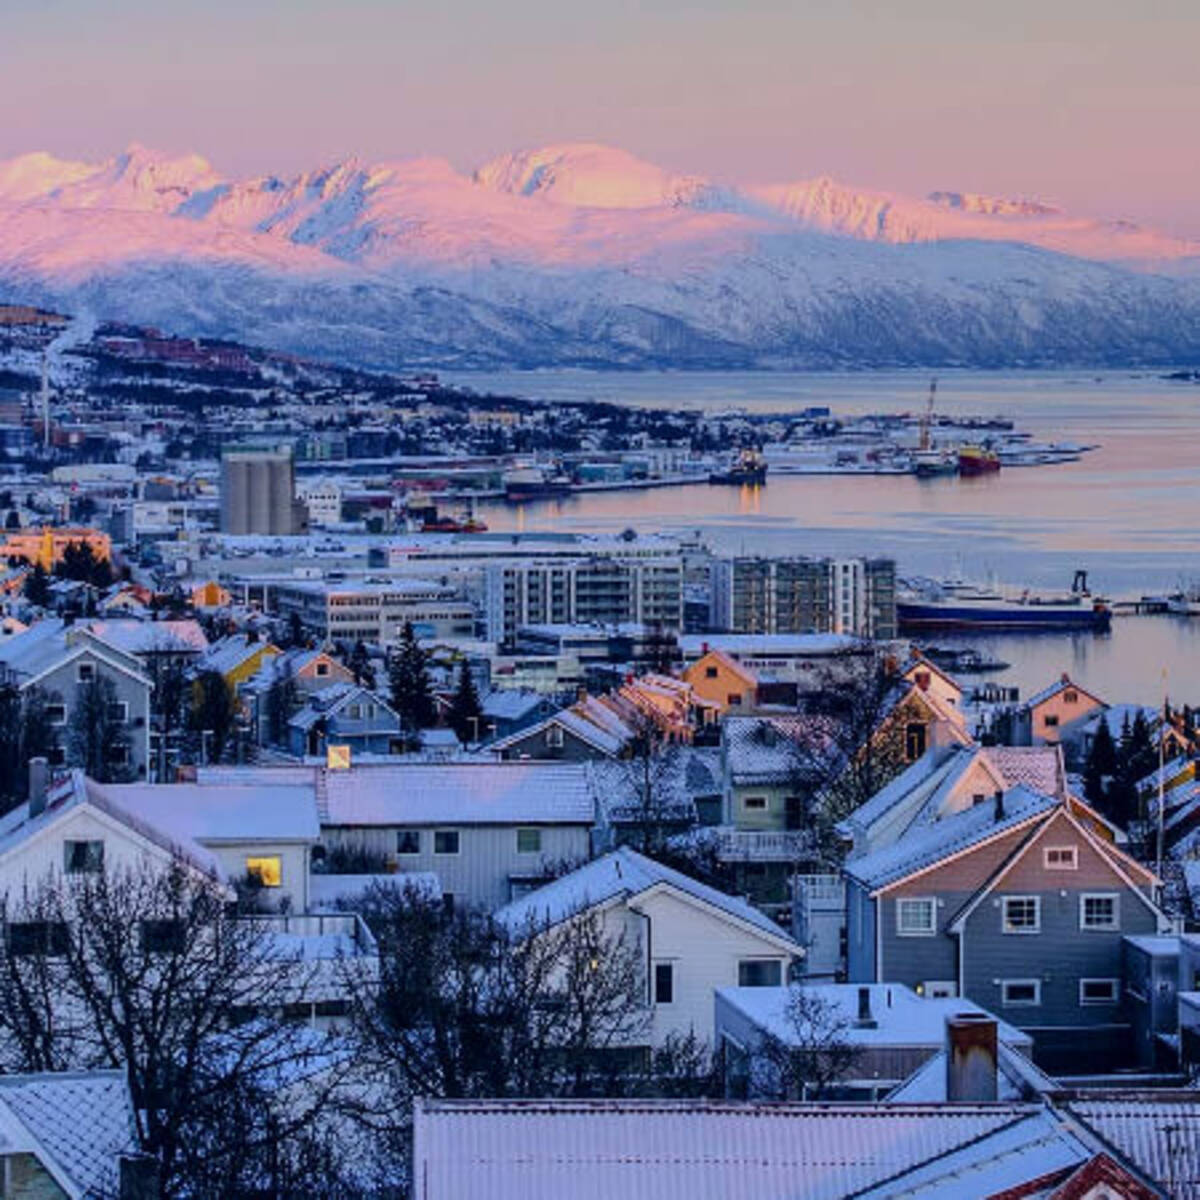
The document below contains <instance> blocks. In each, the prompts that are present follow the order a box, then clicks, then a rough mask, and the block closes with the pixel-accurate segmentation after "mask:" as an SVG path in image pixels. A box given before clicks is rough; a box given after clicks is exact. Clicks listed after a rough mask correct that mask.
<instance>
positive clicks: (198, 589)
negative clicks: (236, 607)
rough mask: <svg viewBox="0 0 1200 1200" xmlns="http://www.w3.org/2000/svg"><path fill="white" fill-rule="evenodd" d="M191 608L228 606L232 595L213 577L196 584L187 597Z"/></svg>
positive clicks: (231, 601)
mask: <svg viewBox="0 0 1200 1200" xmlns="http://www.w3.org/2000/svg"><path fill="white" fill-rule="evenodd" d="M189 599H190V600H191V604H192V607H193V608H228V607H229V605H230V604H232V603H233V597H232V596H231V595H230V594H229V591H228V590H227V589H226V588H223V587H222V586H221V585H220V584H219V583H217V581H216V580H215V579H209V580H206V581H205V582H204V583H198V584H196V585H195V586H194V587H193V588H192V590H191V595H190V597H189Z"/></svg>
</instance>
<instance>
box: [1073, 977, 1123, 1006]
mask: <svg viewBox="0 0 1200 1200" xmlns="http://www.w3.org/2000/svg"><path fill="white" fill-rule="evenodd" d="M1117 986H1118V985H1117V981H1116V980H1115V979H1081V980H1080V981H1079V1003H1080V1004H1082V1005H1088V1004H1116V1002H1117V995H1118V990H1117Z"/></svg>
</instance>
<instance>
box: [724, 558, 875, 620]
mask: <svg viewBox="0 0 1200 1200" xmlns="http://www.w3.org/2000/svg"><path fill="white" fill-rule="evenodd" d="M711 594H712V599H711V605H710V613H711V624H712V626H713V628H714V629H720V630H729V631H731V632H736V633H757V634H780V633H845V634H853V635H855V636H858V637H871V638H881V639H888V638H894V637H895V636H896V564H895V563H894V562H893V561H892V560H891V559H885V558H853V559H828V558H824V559H817V558H803V557H793V558H725V559H716V560H715V561H714V562H713V564H712V574H711Z"/></svg>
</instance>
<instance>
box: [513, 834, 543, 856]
mask: <svg viewBox="0 0 1200 1200" xmlns="http://www.w3.org/2000/svg"><path fill="white" fill-rule="evenodd" d="M541 852H542V831H541V830H540V829H518V830H517V853H518V854H541Z"/></svg>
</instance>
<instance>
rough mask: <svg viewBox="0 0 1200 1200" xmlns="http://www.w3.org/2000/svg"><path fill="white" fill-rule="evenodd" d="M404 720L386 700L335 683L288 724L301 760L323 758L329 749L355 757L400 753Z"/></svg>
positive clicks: (291, 746)
mask: <svg viewBox="0 0 1200 1200" xmlns="http://www.w3.org/2000/svg"><path fill="white" fill-rule="evenodd" d="M402 740H403V739H402V735H401V728H400V718H399V717H398V716H397V715H396V712H395V710H394V709H393V708H392V707H391V705H389V704H388V703H387V702H386V701H384V700H381V699H380V698H379V696H377V695H376V694H375V693H374V692H371V691H368V690H367V689H366V688H364V687H360V686H359V685H358V684H355V683H335V684H332V685H331V686H329V687H327V688H325V689H324V690H322V691H320V692H315V693H313V694H312V695H310V696H309V697H308V701H307V703H306V704H305V706H304V707H303V708H302V709H300V711H299V712H298V713H296V714H295V716H293V717H292V718H291V720H290V721H289V722H288V748H289V749H290V750H291V752H292V753H293V754H294V755H296V756H297V757H299V758H303V757H305V756H311V755H323V754H324V753H325V751H326V748H327V747H328V746H331V745H332V746H349V747H350V749H351V751H352V752H353V753H354V754H398V753H400V752H401V750H402V749H403V746H402V744H401V743H402Z"/></svg>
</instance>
